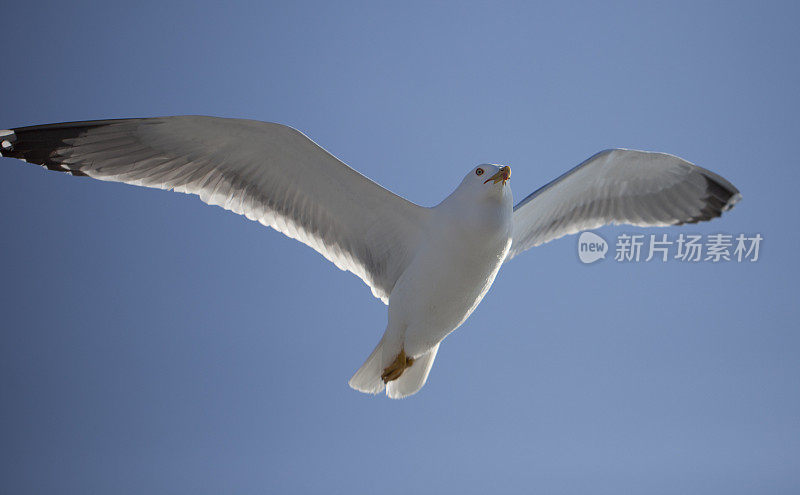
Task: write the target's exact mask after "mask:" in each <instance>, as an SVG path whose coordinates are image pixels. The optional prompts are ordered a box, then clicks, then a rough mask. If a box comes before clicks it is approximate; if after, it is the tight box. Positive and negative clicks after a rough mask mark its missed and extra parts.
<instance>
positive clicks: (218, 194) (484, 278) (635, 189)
mask: <svg viewBox="0 0 800 495" xmlns="http://www.w3.org/2000/svg"><path fill="white" fill-rule="evenodd" d="M0 155H2V156H4V157H11V158H18V159H20V160H24V161H26V162H29V163H34V164H38V165H41V166H43V167H45V168H46V169H49V170H56V171H61V172H67V173H70V174H72V175H76V176H87V177H91V178H93V179H99V180H105V181H113V182H124V183H127V184H133V185H137V186H145V187H152V188H159V189H166V190H173V191H177V192H183V193H187V194H195V195H197V196H199V197H200V199H201V200H202V201H203V202H205V203H207V204H210V205H217V206H221V207H223V208H225V209H226V210H230V211H232V212H234V213H238V214H240V215H244V216H245V217H247V218H249V219H250V220H256V221H258V222H260V223H261V224H263V225H265V226H267V227H272V228H273V229H275V230H277V231H279V232H282V233H283V234H285V235H287V236H289V237H291V238H293V239H297V240H298V241H300V242H302V243H303V244H306V245H308V246H310V247H311V248H313V249H314V250H316V251H317V252H319V253H320V254H321V255H322V256H324V257H325V258H327V259H328V260H330V261H331V262H332V263H333V264H335V265H336V266H337V267H338V268H340V269H342V270H347V271H350V272H352V273H354V274H355V275H357V276H358V277H359V278H361V279H362V280H363V281H364V282H365V283H366V284H367V285H368V286H369V287H370V289H371V290H372V294H373V295H374V296H375V297H377V298H378V299H380V300H381V301H383V302H384V303H385V304H387V305H388V319H387V320H388V321H387V325H386V329H385V331H384V333H383V336H382V337H381V339H380V341H379V342H378V344H377V345H376V346H375V349H374V350H373V351H372V353H371V354H370V355H369V357H368V358H367V360H366V361H365V362H364V364H363V365H362V366H361V367H360V368H359V369H358V370H357V371H356V372H355V374H354V375H353V377H352V378H351V379H350V381H349V385H350V386H351V387H352V388H354V389H356V390H358V391H361V392H365V393H370V394H377V393H380V392H382V391H384V390H385V391H386V395H388V396H389V397H391V398H402V397H407V396H409V395H411V394H414V393H416V392H417V391H419V390H420V389H421V388H422V386H423V385H424V384H425V382H426V381H427V378H428V374H429V373H430V370H431V367H432V366H433V361H434V359H435V358H436V353H437V352H438V350H439V345H440V344H441V342H442V340H443V339H444V338H445V337H446V336H447V335H448V334H450V332H452V331H453V330H455V329H456V328H458V327H459V326H460V325H461V324H462V323H464V321H465V320H466V319H467V318H468V317H469V316H470V314H471V313H472V312H473V311H474V310H475V308H476V307H477V306H478V304H479V303H480V302H481V300H482V299H483V297H484V296H485V295H486V293H487V291H488V290H489V288H490V287H491V286H492V283H493V282H494V280H495V277H496V276H497V273H498V271H499V270H500V268H501V267H502V266H504V265H505V263H507V262H508V261H509V260H510V259H512V258H514V257H515V256H517V255H518V254H520V253H522V252H523V251H526V250H527V249H529V248H531V247H534V246H538V245H540V244H543V243H545V242H548V241H552V240H554V239H558V238H560V237H562V236H565V235H568V234H574V233H577V232H579V231H583V230H589V229H595V228H598V227H600V226H603V225H607V224H630V225H635V226H642V227H651V226H668V225H680V224H684V223H695V222H699V221H704V220H710V219H712V218H715V217H718V216H720V215H721V214H722V212H724V211H727V210H729V209H730V208H731V207H733V205H734V204H735V203H736V202H737V201H738V200H739V199H740V198H741V195H740V194H739V191H738V190H737V189H736V188H735V187H734V186H733V185H732V184H731V183H730V182H728V181H727V180H725V179H723V178H722V177H720V176H719V175H717V174H715V173H713V172H710V171H708V170H706V169H704V168H701V167H698V166H696V165H693V164H692V163H689V162H687V161H686V160H683V159H681V158H678V157H677V156H674V155H669V154H666V153H655V152H647V151H637V150H628V149H608V150H605V151H601V152H599V153H597V154H595V155H594V156H592V157H590V158H589V159H587V160H586V161H584V162H583V163H581V164H580V165H578V166H576V167H575V168H573V169H571V170H569V171H568V172H566V173H565V174H563V175H561V176H560V177H558V178H556V179H555V180H553V181H552V182H550V183H548V184H546V185H545V186H543V187H541V188H540V189H538V190H536V191H534V192H533V193H531V194H530V195H528V196H527V197H525V198H524V199H523V200H522V201H520V202H519V203H517V204H516V205H514V202H513V197H512V194H511V186H510V185H509V180H510V177H511V168H510V167H509V166H507V165H506V166H501V165H496V164H481V165H478V166H476V167H474V168H472V169H471V170H470V171H469V172H467V174H466V175H465V176H464V178H463V179H462V181H461V183H460V184H459V185H458V187H456V188H455V190H454V191H453V192H452V193H450V195H449V196H447V197H446V198H444V200H442V202H441V203H439V204H438V205H436V206H434V207H422V206H418V205H416V204H414V203H412V202H410V201H408V200H406V199H404V198H402V197H400V196H398V195H396V194H394V193H392V192H390V191H388V190H387V189H384V188H383V187H381V186H380V185H378V184H376V183H375V182H373V181H371V180H370V179H368V178H366V177H364V176H363V175H361V174H359V173H358V172H356V171H355V170H353V169H352V168H350V167H348V166H347V165H345V164H344V163H343V162H341V161H340V160H338V159H337V158H336V157H334V156H333V155H332V154H330V153H328V152H327V151H326V150H324V149H323V148H321V147H320V146H318V145H317V144H316V143H314V142H313V141H312V140H311V139H309V138H308V137H306V136H305V135H304V134H302V133H301V132H299V131H297V130H295V129H293V128H291V127H287V126H285V125H281V124H276V123H268V122H259V121H253V120H242V119H228V118H219V117H205V116H175V117H159V118H136V119H116V120H95V121H84V122H68V123H61V124H45V125H37V126H30V127H20V128H16V129H8V130H2V131H0Z"/></svg>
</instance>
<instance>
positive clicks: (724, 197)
mask: <svg viewBox="0 0 800 495" xmlns="http://www.w3.org/2000/svg"><path fill="white" fill-rule="evenodd" d="M703 177H704V178H705V180H706V194H705V196H704V197H703V202H704V204H703V207H702V208H701V209H700V213H698V214H697V215H695V216H693V217H692V218H690V219H689V220H686V221H683V222H679V223H678V224H677V225H683V224H684V223H697V222H704V221H707V220H711V219H712V218H717V217H719V216H722V214H723V213H724V212H726V211H728V210H730V209H731V208H733V207H734V205H736V203H738V202H739V201H740V200H741V199H742V195H741V194H740V193H739V190H738V189H736V188H735V187H734V186H733V184H731V183H730V182H728V181H726V180H725V179H723V178H722V177H718V176H715V175H711V174H709V175H705V174H704V175H703Z"/></svg>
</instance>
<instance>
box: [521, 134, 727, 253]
mask: <svg viewBox="0 0 800 495" xmlns="http://www.w3.org/2000/svg"><path fill="white" fill-rule="evenodd" d="M740 198H741V196H740V195H739V191H738V189H736V188H735V187H734V186H733V184H731V183H730V182H728V181H727V180H725V179H723V178H722V177H720V176H719V175H717V174H715V173H713V172H710V171H708V170H706V169H704V168H701V167H698V166H696V165H693V164H691V163H689V162H687V161H686V160H683V159H681V158H678V157H677V156H673V155H668V154H666V153H653V152H648V151H637V150H626V149H612V150H605V151H601V152H600V153H597V154H596V155H594V156H592V157H591V158H589V159H588V160H586V161H585V162H583V163H581V164H580V165H578V166H577V167H575V168H573V169H572V170H570V171H569V172H567V173H565V174H564V175H562V176H561V177H559V178H557V179H556V180H554V181H552V182H550V183H549V184H547V185H545V186H544V187H542V188H540V189H539V190H537V191H535V192H534V193H532V194H531V195H529V196H528V197H526V198H525V199H523V200H522V201H520V202H519V204H517V205H516V206H515V207H514V217H513V222H514V226H513V242H512V244H511V251H510V252H509V253H508V256H507V257H506V260H509V259H511V258H513V257H514V256H516V255H517V254H519V253H521V252H522V251H525V250H526V249H529V248H531V247H534V246H538V245H540V244H544V243H545V242H548V241H552V240H553V239H558V238H559V237H562V236H564V235H567V234H574V233H576V232H579V231H581V230H588V229H594V228H597V227H600V226H602V225H606V224H609V223H615V224H621V223H626V224H631V225H637V226H640V227H647V226H666V225H680V224H683V223H695V222H699V221H703V220H710V219H712V218H715V217H718V216H720V215H721V214H722V212H724V211H726V210H729V209H730V208H732V207H733V205H734V204H735V203H736V202H737V201H738V200H739V199H740Z"/></svg>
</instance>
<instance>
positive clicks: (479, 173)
mask: <svg viewBox="0 0 800 495" xmlns="http://www.w3.org/2000/svg"><path fill="white" fill-rule="evenodd" d="M475 175H483V169H482V168H479V169H478V170H476V171H475Z"/></svg>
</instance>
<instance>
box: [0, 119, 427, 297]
mask: <svg viewBox="0 0 800 495" xmlns="http://www.w3.org/2000/svg"><path fill="white" fill-rule="evenodd" d="M0 154H2V156H7V157H13V158H19V159H22V160H25V161H28V162H31V163H37V164H39V165H43V166H44V167H46V168H48V169H51V170H58V171H62V172H69V173H71V174H72V175H84V176H89V177H92V178H95V179H100V180H108V181H115V182H125V183H127V184H133V185H138V186H146V187H155V188H160V189H172V190H174V191H178V192H184V193H190V194H196V195H198V196H200V199H201V200H203V201H204V202H206V203H208V204H211V205H218V206H221V207H223V208H225V209H226V210H231V211H233V212H235V213H238V214H240V215H244V216H246V217H247V218H249V219H251V220H257V221H259V222H261V223H262V224H264V225H266V226H268V227H272V228H274V229H275V230H277V231H279V232H283V233H284V234H286V235H287V236H289V237H291V238H293V239H297V240H298V241H300V242H302V243H304V244H306V245H308V246H310V247H312V248H314V249H315V250H316V251H317V252H319V253H320V254H322V255H323V256H325V258H327V259H329V260H330V261H332V262H333V263H334V264H335V265H336V266H337V267H339V268H341V269H343V270H349V271H351V272H353V273H355V274H356V275H358V276H359V277H361V279H363V280H364V282H366V283H367V285H369V286H370V288H371V289H372V293H373V294H374V295H375V296H376V297H378V298H380V299H381V300H383V301H384V302H387V301H388V299H389V294H390V293H391V291H392V288H393V287H394V284H395V282H396V281H397V279H398V277H399V276H400V274H401V273H402V272H403V270H405V267H406V266H407V265H408V263H409V261H410V259H411V257H412V256H413V255H414V253H415V250H416V246H417V242H418V239H419V236H420V235H421V225H422V223H423V221H424V218H425V216H426V212H427V209H426V208H422V207H420V206H417V205H415V204H413V203H411V202H409V201H406V200H405V199H403V198H401V197H400V196H397V195H395V194H393V193H391V192H390V191H388V190H386V189H384V188H382V187H381V186H379V185H378V184H376V183H374V182H372V181H371V180H369V179H367V178H366V177H364V176H363V175H361V174H359V173H358V172H356V171H355V170H353V169H351V168H350V167H348V166H347V165H345V164H344V163H342V162H341V161H339V160H338V159H336V158H335V157H334V156H333V155H331V154H330V153H328V152H327V151H325V150H324V149H322V148H320V147H319V146H317V145H316V144H315V143H314V142H313V141H311V140H310V139H308V138H307V137H306V136H304V135H303V134H302V133H300V132H298V131H296V130H294V129H292V128H290V127H287V126H284V125H280V124H272V123H267V122H257V121H253V120H239V119H222V118H215V117H200V116H183V117H161V118H152V119H123V120H104V121H87V122H69V123H65V124H48V125H41V126H33V127H22V128H18V129H10V130H7V131H0Z"/></svg>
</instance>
